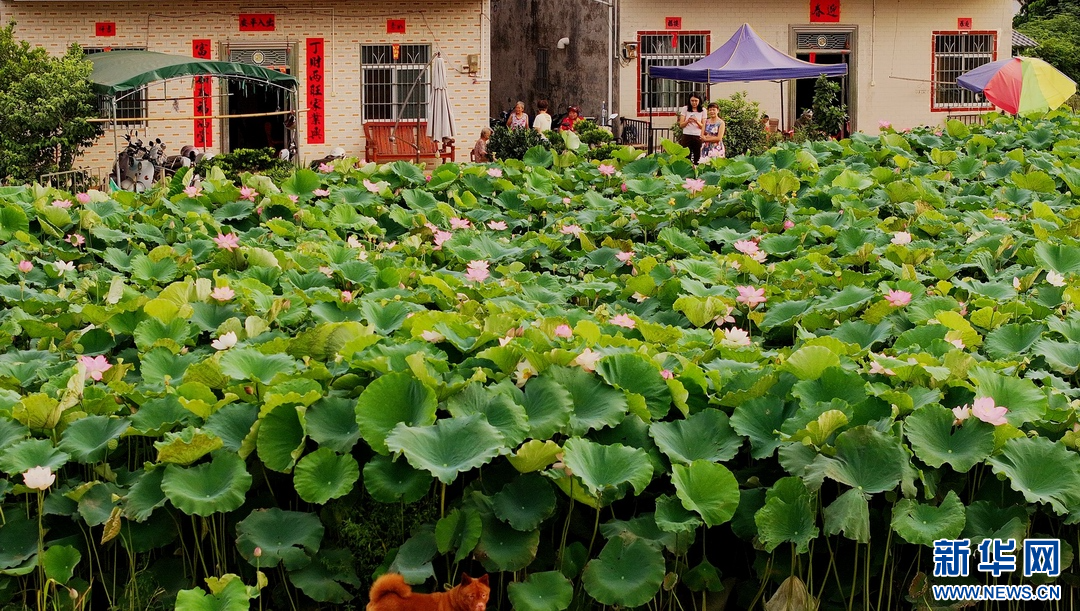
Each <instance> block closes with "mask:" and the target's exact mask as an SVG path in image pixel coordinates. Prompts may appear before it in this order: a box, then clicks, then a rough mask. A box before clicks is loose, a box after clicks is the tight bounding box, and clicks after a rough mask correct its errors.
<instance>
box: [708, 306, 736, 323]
mask: <svg viewBox="0 0 1080 611" xmlns="http://www.w3.org/2000/svg"><path fill="white" fill-rule="evenodd" d="M734 311H735V308H734V307H732V306H727V311H726V312H724V313H723V314H721V315H719V316H717V317H716V318H714V319H713V323H714V324H716V326H718V327H719V326H720V325H722V324H724V323H726V322H729V323H731V324H735V317H734V316H732V315H731V313H732V312H734Z"/></svg>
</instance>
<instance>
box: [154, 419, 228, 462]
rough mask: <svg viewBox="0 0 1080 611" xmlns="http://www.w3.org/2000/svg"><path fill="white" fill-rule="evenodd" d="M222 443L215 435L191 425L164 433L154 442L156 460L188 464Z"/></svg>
mask: <svg viewBox="0 0 1080 611" xmlns="http://www.w3.org/2000/svg"><path fill="white" fill-rule="evenodd" d="M223 445H224V443H223V442H222V441H221V438H220V437H218V436H217V435H215V434H213V433H210V432H204V431H202V430H200V429H197V428H195V427H191V426H189V427H186V428H184V430H182V431H180V432H179V433H165V437H164V438H163V439H162V440H161V441H155V442H154V447H155V448H156V449H157V451H158V455H157V461H158V462H162V463H173V464H176V465H190V464H191V463H193V462H195V461H197V460H199V459H200V458H202V457H203V456H206V455H207V454H209V453H210V452H213V451H214V450H216V449H218V448H220V447H222V446H223Z"/></svg>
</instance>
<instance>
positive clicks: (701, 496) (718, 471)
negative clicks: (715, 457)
mask: <svg viewBox="0 0 1080 611" xmlns="http://www.w3.org/2000/svg"><path fill="white" fill-rule="evenodd" d="M671 481H672V483H674V484H675V494H677V495H678V496H679V499H680V500H682V503H683V507H686V508H687V509H689V510H691V511H696V512H697V513H698V514H699V515H701V517H702V519H704V520H705V525H706V526H716V525H718V524H723V523H724V522H727V521H728V520H730V519H731V516H733V515H735V509H736V508H737V507H738V506H739V482H738V481H736V479H735V476H734V475H733V474H732V473H731V471H729V470H728V468H727V467H725V466H723V465H718V464H716V463H712V462H708V461H704V460H695V461H694V462H692V463H690V464H689V465H672V466H671Z"/></svg>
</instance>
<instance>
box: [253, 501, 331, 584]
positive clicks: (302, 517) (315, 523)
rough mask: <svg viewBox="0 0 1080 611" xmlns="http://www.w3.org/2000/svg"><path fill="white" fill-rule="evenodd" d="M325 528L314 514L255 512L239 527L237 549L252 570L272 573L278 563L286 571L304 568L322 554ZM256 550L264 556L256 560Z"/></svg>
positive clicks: (276, 510)
mask: <svg viewBox="0 0 1080 611" xmlns="http://www.w3.org/2000/svg"><path fill="white" fill-rule="evenodd" d="M323 531H324V529H323V525H322V522H320V521H319V517H318V516H316V515H315V514H313V513H305V512H302V511H285V510H283V509H278V508H277V507H271V508H270V509H256V510H255V511H252V512H251V513H250V514H248V517H246V518H244V519H243V520H241V521H240V522H239V523H237V525H236V535H237V538H236V548H237V549H238V550H240V555H241V556H243V557H244V559H245V560H247V561H248V562H249V563H250V564H251V566H258V567H259V568H260V569H263V570H265V569H272V568H274V567H276V566H277V565H278V563H282V564H284V566H285V568H286V569H287V570H290V571H293V570H296V569H300V568H303V567H305V566H307V565H308V563H310V562H311V557H312V556H314V555H315V554H316V553H317V552H318V551H319V545H320V544H321V543H322V538H323ZM255 548H259V549H260V550H262V555H261V556H259V557H258V558H256V557H255Z"/></svg>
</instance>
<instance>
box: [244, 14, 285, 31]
mask: <svg viewBox="0 0 1080 611" xmlns="http://www.w3.org/2000/svg"><path fill="white" fill-rule="evenodd" d="M238 19H239V26H240V31H241V32H273V31H274V29H275V28H276V27H277V23H276V21H275V19H274V14H273V13H240V15H239V17H238Z"/></svg>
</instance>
